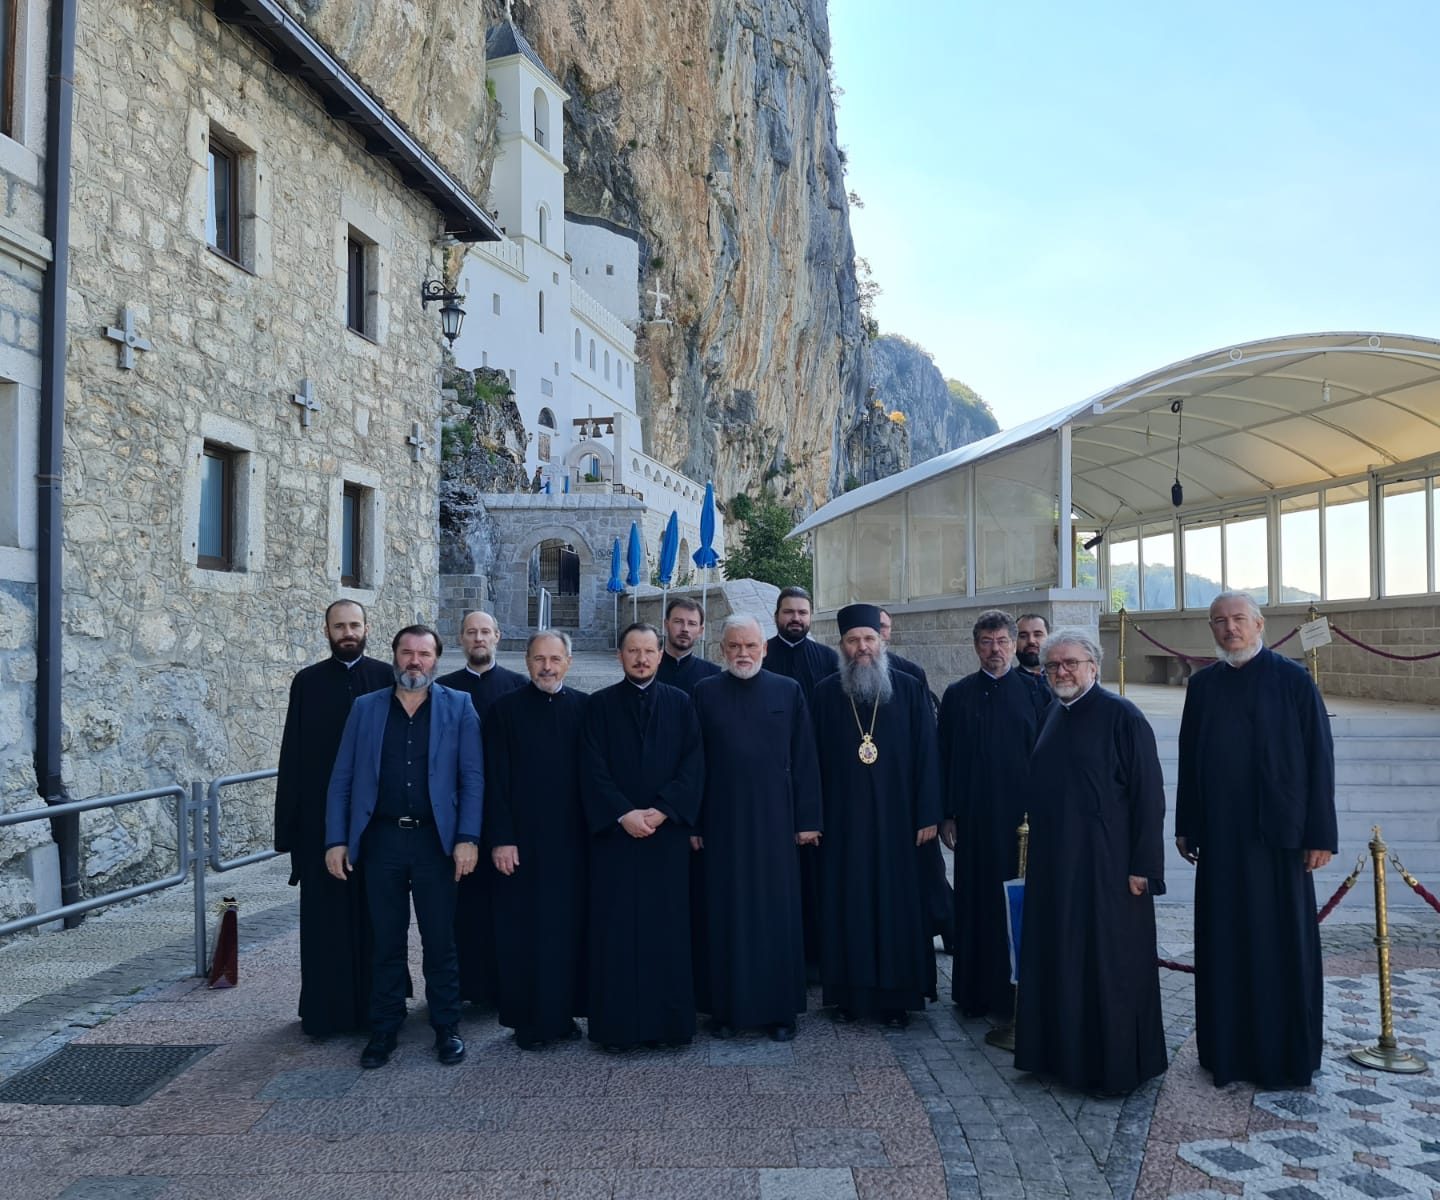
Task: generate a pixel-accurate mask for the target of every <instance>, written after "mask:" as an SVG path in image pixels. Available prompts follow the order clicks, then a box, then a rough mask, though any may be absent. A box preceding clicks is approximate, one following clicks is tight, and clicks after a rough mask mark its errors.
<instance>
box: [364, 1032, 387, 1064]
mask: <svg viewBox="0 0 1440 1200" xmlns="http://www.w3.org/2000/svg"><path fill="white" fill-rule="evenodd" d="M394 1053H395V1035H394V1034H393V1033H372V1034H371V1035H370V1040H369V1041H368V1042H366V1043H365V1049H364V1050H362V1051H361V1052H360V1065H361V1066H362V1067H364V1068H365V1070H367V1071H373V1070H374V1069H375V1068H376V1067H383V1066H384V1065H385V1064H386V1063H387V1062H389V1061H390V1056H391V1055H392V1054H394Z"/></svg>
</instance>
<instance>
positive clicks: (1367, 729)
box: [1150, 710, 1440, 920]
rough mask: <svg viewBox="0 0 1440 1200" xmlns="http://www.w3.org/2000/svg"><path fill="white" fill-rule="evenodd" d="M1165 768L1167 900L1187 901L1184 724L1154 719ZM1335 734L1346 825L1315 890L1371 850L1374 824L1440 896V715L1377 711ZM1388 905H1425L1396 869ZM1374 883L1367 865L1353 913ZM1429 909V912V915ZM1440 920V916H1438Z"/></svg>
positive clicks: (1336, 880) (1342, 724) (1324, 893)
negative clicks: (1181, 800) (1180, 808)
mask: <svg viewBox="0 0 1440 1200" xmlns="http://www.w3.org/2000/svg"><path fill="white" fill-rule="evenodd" d="M1150 724H1151V726H1152V727H1153V728H1154V730H1155V738H1156V743H1157V747H1158V749H1159V752H1160V765H1161V766H1162V768H1163V769H1164V772H1165V800H1166V824H1165V828H1166V844H1167V859H1166V864H1165V869H1166V882H1167V884H1168V886H1169V892H1168V895H1167V897H1166V899H1167V900H1171V901H1180V902H1189V901H1190V900H1191V898H1192V897H1193V893H1194V876H1195V872H1194V869H1193V868H1192V867H1191V866H1190V865H1189V864H1188V863H1186V862H1185V861H1184V860H1183V859H1181V858H1180V856H1179V855H1178V854H1177V853H1176V852H1175V848H1174V813H1175V770H1176V756H1177V743H1178V739H1179V733H1180V719H1179V718H1178V717H1175V716H1153V717H1151V718H1150ZM1331 730H1332V732H1333V733H1334V736H1335V807H1336V815H1337V817H1338V819H1339V828H1340V853H1339V854H1338V855H1336V857H1335V859H1334V860H1333V861H1332V862H1331V863H1330V865H1329V866H1328V867H1326V868H1325V869H1324V870H1323V871H1321V872H1319V873H1318V874H1317V875H1316V877H1315V891H1316V895H1317V897H1318V899H1319V901H1320V903H1324V902H1325V900H1327V899H1328V898H1329V897H1330V895H1331V893H1332V892H1334V890H1335V889H1336V888H1337V887H1338V886H1339V885H1340V883H1341V881H1342V880H1343V879H1344V878H1345V876H1346V875H1348V874H1349V873H1350V871H1351V869H1352V868H1353V867H1354V865H1355V859H1356V856H1357V855H1358V854H1360V853H1362V852H1364V853H1366V856H1367V858H1368V851H1367V849H1366V847H1367V846H1368V844H1369V841H1370V830H1371V826H1373V825H1379V826H1380V827H1381V832H1382V835H1383V837H1384V839H1385V842H1386V844H1387V845H1388V846H1389V847H1390V849H1391V851H1392V852H1393V853H1395V854H1396V855H1398V856H1399V858H1400V860H1401V861H1402V862H1403V863H1404V864H1405V866H1406V867H1407V868H1409V870H1410V871H1411V873H1412V874H1414V875H1415V876H1416V878H1418V879H1419V880H1420V882H1421V883H1423V884H1424V885H1425V886H1426V887H1427V888H1429V889H1430V890H1431V891H1432V892H1440V710H1437V711H1435V712H1433V713H1425V712H1423V711H1422V710H1410V711H1408V712H1405V713H1396V712H1377V713H1375V714H1373V715H1363V714H1344V715H1336V716H1334V717H1332V718H1331ZM1388 877H1389V882H1390V887H1389V889H1388V891H1389V899H1388V902H1389V906H1390V907H1391V908H1415V907H1417V906H1419V907H1424V902H1423V901H1422V900H1421V899H1420V898H1419V897H1418V896H1416V895H1415V893H1414V892H1412V891H1411V890H1410V889H1409V888H1408V887H1406V886H1405V883H1404V881H1403V880H1401V879H1400V877H1399V875H1398V874H1396V873H1395V871H1394V870H1393V868H1392V869H1391V870H1390V871H1389V876H1388ZM1373 886H1374V885H1373V882H1372V880H1371V876H1370V870H1369V868H1368V866H1367V869H1366V871H1365V873H1364V874H1363V875H1362V876H1361V878H1360V881H1359V883H1358V884H1357V885H1356V890H1355V894H1353V895H1351V896H1349V897H1347V899H1346V902H1345V905H1344V908H1345V910H1346V911H1347V913H1349V914H1350V915H1354V910H1356V909H1359V908H1363V909H1364V910H1365V911H1366V912H1369V911H1370V909H1371V908H1372V907H1373V904H1372V901H1371V895H1372V889H1373ZM1427 911H1428V910H1427ZM1437 920H1440V916H1437Z"/></svg>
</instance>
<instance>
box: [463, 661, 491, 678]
mask: <svg viewBox="0 0 1440 1200" xmlns="http://www.w3.org/2000/svg"><path fill="white" fill-rule="evenodd" d="M465 669H466V670H467V671H469V672H470V674H472V675H473V676H475V678H476V679H484V678H485V676H486V675H488V674H489V673H490V672H491V671H493V670H494V669H495V660H494V659H493V658H492V659H491V660H490V665H489V666H488V667H486V668H485V670H483V671H477V670H476V669H475V668H474V667H472V666H471V665H470V664H469V663H468V662H467V663H466V664H465Z"/></svg>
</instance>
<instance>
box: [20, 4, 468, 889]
mask: <svg viewBox="0 0 1440 1200" xmlns="http://www.w3.org/2000/svg"><path fill="white" fill-rule="evenodd" d="M222 135H223V136H224V137H226V138H227V139H228V140H230V141H231V144H232V146H234V147H239V148H240V149H242V150H243V151H244V153H245V154H246V155H247V156H248V158H247V160H246V161H247V164H248V166H249V169H250V170H251V172H252V175H251V178H250V195H249V200H250V203H248V204H243V203H242V210H243V211H242V215H246V216H247V227H246V228H247V235H248V237H249V238H250V241H249V243H248V250H249V257H250V261H249V262H248V263H247V264H246V266H244V267H242V266H238V265H236V264H234V263H232V262H230V261H227V260H226V259H224V258H222V257H221V256H219V255H218V254H216V253H214V252H213V251H212V250H211V249H209V248H208V246H207V242H206V236H205V201H206V191H207V167H206V153H207V146H208V141H209V139H210V138H211V137H212V136H217V137H218V136H222ZM74 143H75V165H74V205H73V211H72V232H73V243H74V244H73V251H72V253H73V267H72V277H71V283H70V327H69V337H70V352H69V363H68V386H67V396H66V404H67V430H66V437H67V441H66V461H65V531H66V546H65V550H66V562H65V588H66V603H65V614H64V621H65V644H64V667H65V680H64V688H65V692H64V717H65V753H66V778H67V782H68V785H69V788H70V790H71V793H72V794H73V795H74V796H77V797H83V796H93V795H99V794H105V793H113V792H121V791H128V790H131V789H137V788H142V787H146V786H154V785H157V784H161V783H167V782H170V781H175V780H178V781H180V782H182V783H183V782H186V781H189V780H192V779H205V778H209V777H213V776H215V775H219V774H221V773H225V772H231V771H239V770H247V769H254V768H261V767H268V766H272V765H273V764H274V763H275V761H276V758H277V753H278V749H279V735H280V730H281V726H282V722H283V718H284V709H285V703H286V689H287V686H288V684H289V680H290V677H291V675H292V673H293V672H294V671H295V670H296V668H298V667H299V666H301V665H302V664H304V663H306V662H307V661H311V660H314V659H315V658H317V657H319V656H320V655H321V654H322V652H324V650H325V641H324V638H323V635H322V625H321V611H322V609H323V608H324V606H325V604H326V603H327V602H328V601H329V600H331V599H333V598H335V596H336V595H338V594H342V589H341V588H340V583H339V576H340V572H339V553H340V551H339V540H340V538H339V533H340V511H339V505H340V494H341V488H342V485H343V483H344V482H345V481H350V482H353V483H356V484H359V485H361V486H363V487H365V488H368V489H370V492H369V500H368V502H367V503H368V505H369V507H368V508H367V516H368V518H369V519H370V528H371V530H372V531H373V532H372V534H371V536H370V538H369V539H368V542H369V547H368V549H367V554H366V572H365V573H366V578H364V579H362V581H361V582H362V584H364V585H365V586H363V587H362V588H361V589H359V590H354V591H349V592H346V593H343V594H349V595H352V596H354V597H355V598H358V599H361V600H363V601H364V602H365V603H367V605H369V606H370V615H371V622H372V626H373V636H372V643H371V649H372V651H377V652H378V653H379V655H380V656H381V657H385V655H386V654H387V652H388V651H387V648H388V643H389V638H390V634H391V631H393V630H394V629H395V628H396V627H397V626H399V625H401V624H403V623H406V622H409V621H411V620H414V619H417V618H420V619H425V620H433V618H434V616H435V609H436V568H437V552H436V489H437V483H438V471H437V467H436V459H435V455H436V450H437V449H438V435H439V429H438V424H439V423H438V404H439V398H438V392H437V381H438V370H439V366H440V349H439V329H438V320H437V319H436V317H435V314H434V312H433V310H432V311H429V312H426V311H423V310H422V309H421V306H420V305H419V303H418V301H417V299H416V296H417V295H418V291H419V285H420V282H421V280H422V279H423V278H425V277H426V276H427V275H435V274H436V273H438V267H439V262H440V257H439V251H438V250H437V249H436V248H435V246H434V245H433V241H432V239H433V238H434V237H435V235H436V232H437V227H438V222H437V215H436V213H435V211H434V209H433V208H432V207H431V205H430V204H429V203H428V202H427V201H426V200H424V199H423V198H422V197H420V196H418V195H416V194H415V193H413V192H410V191H408V190H407V189H406V188H405V187H403V186H402V184H401V182H400V179H399V177H398V175H397V174H396V173H395V172H394V171H393V170H392V169H391V168H390V167H389V166H387V165H385V164H383V163H382V162H380V161H379V160H377V159H375V158H372V157H371V156H369V155H368V154H366V153H365V151H364V149H363V147H362V146H361V144H360V143H359V142H358V141H357V140H356V139H355V138H354V136H353V135H352V134H351V133H349V132H347V131H345V130H344V129H342V127H340V126H338V125H337V124H335V123H334V122H333V121H331V120H330V119H329V118H328V117H327V116H326V114H325V112H324V109H323V107H322V105H321V103H320V102H319V100H318V99H317V97H316V96H315V95H314V94H313V93H311V92H310V91H308V90H307V89H306V88H305V87H304V86H303V85H301V84H299V83H297V82H295V81H293V80H291V79H289V78H287V77H285V76H283V75H281V74H280V73H279V72H277V71H276V70H275V69H274V68H273V67H272V66H271V65H270V63H269V62H268V60H267V58H266V57H265V56H264V55H263V54H261V53H259V52H257V49H256V46H255V44H254V43H252V42H250V41H249V40H248V39H246V38H245V36H244V35H243V34H241V33H238V32H236V31H234V30H231V29H228V28H225V27H221V26H219V25H218V24H217V22H216V21H215V20H214V18H213V17H212V16H211V15H210V13H209V12H208V11H207V10H206V9H205V8H204V7H202V6H201V5H200V4H198V3H195V2H194V0H163V2H162V0H151V2H145V0H117V2H114V3H109V4H104V5H90V4H87V5H83V6H81V12H80V30H79V46H78V51H77V56H76V101H75V135H74ZM242 199H244V197H242ZM250 214H253V215H250ZM350 229H355V230H357V231H359V232H360V233H361V234H362V235H363V236H364V237H365V238H366V239H368V240H370V241H372V242H373V243H374V244H375V250H374V255H375V258H374V260H373V262H374V266H375V268H376V271H375V274H376V275H377V276H378V281H377V290H376V293H375V295H374V297H373V301H372V302H373V304H374V306H375V311H376V314H377V317H376V326H375V335H376V336H375V337H374V339H373V340H371V339H367V338H366V337H362V336H360V335H358V334H356V333H354V332H352V331H350V330H348V329H347V328H346V322H345V310H344V272H345V267H344V263H345V259H344V246H345V240H346V237H347V231H348V230H350ZM242 244H244V243H243V242H242ZM122 306H128V307H129V309H130V310H131V313H132V315H133V318H134V322H135V327H136V331H137V332H138V333H139V334H140V335H142V336H143V337H145V338H148V339H149V340H150V341H151V343H152V344H153V349H150V350H147V351H136V353H135V360H136V362H135V367H134V369H133V370H123V369H121V367H120V365H119V351H118V348H117V346H116V345H115V343H113V342H112V341H108V340H105V339H104V338H103V337H102V336H101V332H102V329H103V328H104V327H106V326H109V325H115V324H118V323H119V318H120V315H121V309H122ZM302 378H308V379H310V380H311V382H312V384H313V386H314V391H315V395H316V398H317V399H318V400H319V402H320V405H321V408H320V411H319V412H318V413H316V414H314V417H313V422H312V424H311V425H310V427H309V428H302V426H301V422H300V420H299V415H300V414H299V410H298V408H297V407H296V406H295V404H293V403H292V402H291V395H292V393H294V392H295V391H296V389H297V387H298V386H299V384H300V381H301V379H302ZM412 422H419V425H420V428H421V431H422V436H423V438H424V440H425V441H426V442H427V443H428V446H427V448H426V449H425V450H424V451H423V453H422V454H421V455H420V458H419V461H416V460H415V459H414V458H413V457H412V448H411V447H410V446H409V445H408V444H407V436H408V435H409V434H410V433H411V429H412ZM207 440H209V441H215V442H219V443H222V444H225V445H227V446H230V447H233V448H235V449H237V450H240V451H243V452H244V457H243V458H242V459H240V462H241V464H242V470H241V472H240V475H241V478H240V481H239V484H240V497H239V499H238V502H237V506H236V507H237V510H238V514H237V521H238V522H239V523H240V524H242V525H243V526H244V537H243V538H242V547H243V550H244V560H243V561H242V562H241V563H240V564H238V565H239V566H240V567H241V568H243V569H237V570H234V571H207V570H200V569H199V568H198V567H197V566H196V565H195V528H196V523H197V517H196V506H197V503H198V501H197V498H196V497H197V495H198V467H199V458H200V454H201V450H202V446H203V443H204V442H205V441H207ZM270 797H271V793H270V789H269V788H268V787H263V788H252V789H250V791H249V792H248V793H247V794H245V795H244V796H243V797H240V796H237V797H236V798H235V799H234V800H233V801H232V800H228V799H227V812H226V816H225V823H226V828H227V834H228V835H229V837H230V840H231V845H232V846H235V847H238V846H248V847H255V846H260V845H264V844H268V842H269V839H270V836H271V818H270V811H269V806H270V802H271V799H270ZM83 831H84V838H85V843H86V845H85V850H84V856H85V857H84V862H83V872H84V875H85V878H86V881H87V887H90V888H91V889H92V890H94V889H97V888H98V887H99V886H101V885H102V878H103V886H107V887H108V886H113V885H115V884H118V883H122V882H125V881H127V880H128V879H129V878H132V877H138V876H148V875H150V874H153V873H154V871H155V869H156V867H157V866H158V865H159V864H160V863H161V862H162V861H165V860H166V859H167V855H166V854H165V852H166V851H167V850H169V849H170V848H171V847H173V844H174V837H175V831H174V828H173V822H171V821H170V819H169V817H168V816H167V815H165V813H164V812H163V810H162V809H161V808H160V806H159V805H152V804H145V805H141V806H133V807H132V808H130V809H128V810H126V811H125V812H124V813H123V814H122V815H119V816H116V815H112V814H110V813H107V812H100V813H96V814H93V815H91V816H89V817H87V819H85V822H84V830H83ZM0 845H4V846H5V847H7V849H5V850H3V851H0V854H9V853H13V849H12V848H9V847H10V843H9V842H8V841H6V842H3V843H0Z"/></svg>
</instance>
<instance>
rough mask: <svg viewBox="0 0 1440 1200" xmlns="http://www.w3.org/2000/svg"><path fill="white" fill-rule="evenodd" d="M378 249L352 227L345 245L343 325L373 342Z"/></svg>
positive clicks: (374, 338) (374, 336) (375, 335)
mask: <svg viewBox="0 0 1440 1200" xmlns="http://www.w3.org/2000/svg"><path fill="white" fill-rule="evenodd" d="M378 253H379V251H378V249H377V247H376V245H375V243H374V242H373V241H371V240H370V239H369V238H367V237H366V236H365V235H364V234H363V233H361V232H360V231H359V230H358V229H356V228H355V227H354V226H351V227H350V232H349V235H348V237H347V238H346V242H345V324H346V325H347V326H348V327H349V328H350V329H351V330H352V331H353V332H355V333H358V334H359V335H360V336H361V337H364V338H369V339H370V340H371V341H372V342H373V341H375V340H376V338H377V330H376V306H375V292H376V288H377V286H378V283H379V271H378V269H377V268H378V265H379V263H378Z"/></svg>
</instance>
